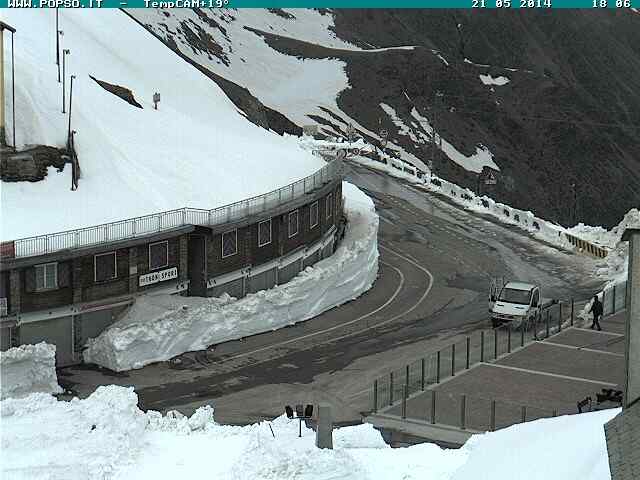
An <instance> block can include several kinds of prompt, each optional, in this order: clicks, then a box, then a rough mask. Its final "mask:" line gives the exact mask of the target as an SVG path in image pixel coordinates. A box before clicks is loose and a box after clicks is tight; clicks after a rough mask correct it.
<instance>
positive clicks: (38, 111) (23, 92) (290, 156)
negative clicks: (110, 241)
mask: <svg viewBox="0 0 640 480" xmlns="http://www.w3.org/2000/svg"><path fill="white" fill-rule="evenodd" d="M3 20H5V21H6V22H8V23H9V24H11V25H12V26H14V27H15V28H16V29H17V34H16V42H15V47H16V51H15V55H16V106H17V109H16V117H17V118H16V126H17V129H16V137H17V138H16V140H17V143H18V146H24V145H28V144H47V145H52V146H58V147H63V146H65V145H66V139H67V138H66V137H67V121H68V117H67V116H66V115H63V114H62V113H61V108H62V105H61V103H62V91H61V85H60V84H58V83H57V81H56V80H57V69H56V65H55V53H54V52H55V49H54V48H52V47H51V44H52V41H53V40H52V39H54V38H55V32H54V30H55V15H54V12H53V10H51V11H47V10H39V9H35V10H7V11H5V12H3ZM60 28H61V29H63V30H64V37H63V40H62V48H64V49H70V51H71V53H70V54H69V55H68V56H67V58H66V70H67V77H69V75H70V74H73V75H75V76H76V79H75V81H74V84H73V109H72V111H73V115H72V128H73V129H75V130H77V135H76V137H75V140H76V142H75V143H76V147H77V150H78V156H79V160H80V166H81V169H82V178H81V179H80V184H79V188H78V190H77V191H75V192H72V191H70V186H71V179H70V175H71V173H70V171H71V169H70V168H69V167H67V168H65V169H64V172H62V173H56V172H55V169H53V168H50V169H49V175H48V176H47V177H46V178H45V180H43V181H41V182H35V183H29V182H17V183H4V184H3V185H2V189H1V190H2V191H1V193H0V195H1V201H2V213H3V215H2V219H1V223H0V230H1V235H2V238H1V239H0V240H14V239H18V238H23V237H28V236H32V235H39V234H46V233H55V232H59V231H64V230H69V229H73V228H81V227H87V226H92V225H98V224H102V223H106V222H110V221H117V220H122V219H126V218H131V217H136V216H140V215H146V214H151V213H158V212H162V211H166V210H171V209H174V208H182V207H194V208H204V209H211V208H215V207H218V206H222V205H226V204H229V203H232V202H234V201H238V200H242V199H245V198H249V197H252V196H255V195H259V194H262V193H265V192H268V191H271V190H274V189H276V188H278V187H281V186H284V185H287V184H289V183H291V182H293V181H296V180H298V179H300V178H303V177H305V176H307V175H310V174H311V173H314V172H315V171H317V170H319V169H320V168H321V167H322V166H323V165H324V162H323V161H322V160H320V159H318V158H314V157H313V156H312V155H310V154H309V153H308V152H304V151H302V150H301V149H300V148H299V146H298V142H297V139H296V138H293V137H289V136H284V137H281V136H279V135H277V134H274V133H272V132H268V131H266V130H264V129H262V128H260V127H258V126H256V125H253V124H252V123H250V122H248V121H247V120H246V119H245V118H244V117H243V115H242V114H241V112H239V111H238V110H237V109H236V107H235V106H234V105H233V103H232V102H231V101H230V100H229V99H228V98H227V97H226V95H225V94H224V92H222V90H220V89H219V88H218V86H217V85H216V84H215V83H214V82H213V81H211V80H210V79H209V78H207V77H206V76H204V75H202V74H201V73H200V72H199V71H198V70H196V69H195V68H194V67H192V66H191V65H189V64H187V63H186V62H184V61H182V60H181V59H180V58H179V57H177V56H176V54H175V53H174V52H172V51H171V50H170V49H168V48H167V47H166V46H165V45H164V44H162V43H161V42H160V41H158V40H157V39H156V38H154V37H153V36H152V35H151V34H150V33H149V32H147V31H145V30H144V29H143V28H142V27H141V26H139V25H138V24H136V23H135V22H134V21H132V19H131V18H129V17H128V16H127V15H126V14H124V13H123V12H121V11H119V10H105V11H101V12H96V11H89V10H82V9H80V10H73V9H65V10H61V11H60ZM114 32H117V35H116V34H114ZM132 46H133V47H132ZM8 57H9V56H5V67H6V68H7V69H9V68H10V63H9V62H10V58H8ZM167 69H170V74H168V73H167V71H168V70H167ZM89 75H93V76H94V77H96V78H97V79H99V80H103V81H106V82H109V83H112V84H117V85H121V86H124V87H126V88H129V89H131V90H132V91H133V94H134V96H135V99H136V100H137V101H138V102H139V103H140V104H141V105H142V106H143V107H144V108H142V109H140V108H136V107H135V106H132V105H129V104H128V103H127V102H125V101H124V100H122V99H121V98H118V97H117V96H115V95H113V94H112V93H109V92H107V91H106V90H104V89H103V88H102V87H100V86H99V85H98V84H97V83H95V82H94V81H93V80H91V79H90V78H89ZM252 76H259V75H252ZM69 84H70V79H69V78H67V103H68V96H69V87H70V85H69ZM154 92H159V93H160V94H161V101H160V104H159V107H158V110H154V108H153V103H152V101H151V100H152V96H153V93H154ZM9 99H10V96H9ZM6 107H7V111H11V105H10V104H9V102H8V103H7V105H6ZM67 107H68V105H67ZM8 123H9V125H8V127H9V128H8V136H9V137H10V136H11V130H12V128H13V125H11V122H10V121H9V122H8ZM34 212H38V215H37V216H36V215H35V214H33V213H34ZM25 213H29V214H28V215H25ZM35 219H37V221H35Z"/></svg>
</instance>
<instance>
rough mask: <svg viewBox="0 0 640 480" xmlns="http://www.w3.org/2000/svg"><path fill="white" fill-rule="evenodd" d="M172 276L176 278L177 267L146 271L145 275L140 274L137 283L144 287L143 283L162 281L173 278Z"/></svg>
mask: <svg viewBox="0 0 640 480" xmlns="http://www.w3.org/2000/svg"><path fill="white" fill-rule="evenodd" d="M174 278H178V267H173V268H168V269H166V270H160V271H159V272H152V273H147V274H146V275H140V278H139V280H138V285H139V286H141V287H144V286H145V285H151V284H153V283H158V282H164V281H165V280H173V279H174Z"/></svg>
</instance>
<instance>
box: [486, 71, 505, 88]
mask: <svg viewBox="0 0 640 480" xmlns="http://www.w3.org/2000/svg"><path fill="white" fill-rule="evenodd" d="M480 81H481V82H482V83H484V84H485V85H497V86H499V87H501V86H502V85H506V84H507V83H509V82H510V80H509V79H508V78H507V77H505V76H502V75H500V76H499V77H492V76H491V75H483V74H480Z"/></svg>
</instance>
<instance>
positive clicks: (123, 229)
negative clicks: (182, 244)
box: [2, 159, 343, 258]
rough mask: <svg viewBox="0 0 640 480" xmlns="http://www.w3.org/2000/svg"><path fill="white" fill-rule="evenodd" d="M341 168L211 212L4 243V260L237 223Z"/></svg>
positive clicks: (163, 215) (170, 214)
mask: <svg viewBox="0 0 640 480" xmlns="http://www.w3.org/2000/svg"><path fill="white" fill-rule="evenodd" d="M342 168H343V164H342V161H341V160H338V159H337V160H334V161H332V162H330V163H327V165H325V166H323V167H322V168H321V169H320V170H318V171H317V172H315V173H314V174H312V175H309V176H308V177H305V178H303V179H301V180H298V181H296V182H294V183H291V184H289V185H286V186H284V187H281V188H278V189H276V190H273V191H271V192H268V193H265V194H262V195H258V196H255V197H252V198H248V199H246V200H241V201H238V202H235V203H232V204H229V205H224V206H222V207H218V208H214V209H211V210H205V209H199V208H189V207H184V208H179V209H177V210H169V211H167V212H160V213H154V214H151V215H145V216H142V217H136V218H129V219H126V220H120V221H117V222H111V223H105V224H102V225H96V226H93V227H86V228H79V229H76V230H68V231H65V232H58V233H51V234H46V235H38V236H35V237H29V238H21V239H19V240H14V241H11V242H3V243H2V254H3V256H5V257H14V258H20V257H31V256H35V255H44V254H47V253H52V252H56V251H60V250H68V249H74V248H81V247H88V246H93V245H100V244H104V243H109V242H114V241H118V240H126V239H129V238H136V237H140V236H142V235H148V234H152V233H157V232H162V231H166V230H171V229H173V228H178V227H182V226H185V225H207V226H211V225H221V224H225V223H230V222H234V221H238V220H241V219H242V218H244V217H247V216H250V215H255V214H259V213H263V212H266V211H268V210H271V209H273V208H276V207H279V206H281V205H284V204H286V203H289V202H291V201H294V200H296V199H298V198H301V197H303V196H304V195H306V194H308V193H310V192H312V191H314V190H316V189H317V188H319V187H321V186H322V185H325V184H326V183H328V182H330V181H332V180H334V179H336V178H338V177H339V176H340V174H341V173H342Z"/></svg>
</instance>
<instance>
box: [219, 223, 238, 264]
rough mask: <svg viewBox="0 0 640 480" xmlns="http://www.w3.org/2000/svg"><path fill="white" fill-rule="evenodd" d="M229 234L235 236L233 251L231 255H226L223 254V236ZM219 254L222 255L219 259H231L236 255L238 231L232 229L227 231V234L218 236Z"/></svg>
mask: <svg viewBox="0 0 640 480" xmlns="http://www.w3.org/2000/svg"><path fill="white" fill-rule="evenodd" d="M230 233H233V234H234V235H235V242H234V243H235V247H236V248H235V251H234V252H233V253H228V254H226V255H225V254H224V236H225V235H229V234H230ZM220 254H221V255H222V257H221V258H229V257H233V256H234V255H237V254H238V229H237V228H234V229H233V230H229V231H228V232H224V233H223V234H222V235H221V236H220Z"/></svg>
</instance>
